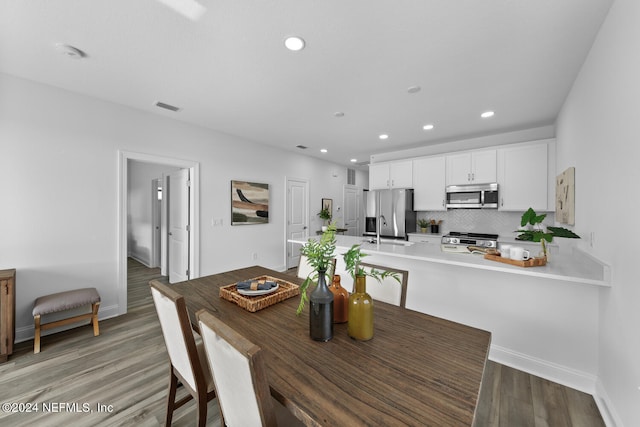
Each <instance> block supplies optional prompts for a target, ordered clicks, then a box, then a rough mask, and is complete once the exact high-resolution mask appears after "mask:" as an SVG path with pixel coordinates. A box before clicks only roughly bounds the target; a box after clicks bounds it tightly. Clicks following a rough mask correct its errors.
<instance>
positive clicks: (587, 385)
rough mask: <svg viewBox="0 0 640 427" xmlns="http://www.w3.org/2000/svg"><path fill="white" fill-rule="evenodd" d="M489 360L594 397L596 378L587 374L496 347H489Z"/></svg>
mask: <svg viewBox="0 0 640 427" xmlns="http://www.w3.org/2000/svg"><path fill="white" fill-rule="evenodd" d="M489 359H491V360H493V361H495V362H498V363H501V364H503V365H507V366H510V367H512V368H516V369H519V370H521V371H525V372H527V373H529V374H532V375H536V376H538V377H541V378H545V379H547V380H549V381H553V382H556V383H558V384H562V385H564V386H567V387H571V388H573V389H576V390H580V391H582V392H584V393H588V394H591V395H594V394H595V392H596V380H597V377H596V376H595V375H593V374H589V373H587V372H583V371H579V370H577V369H573V368H569V367H567V366H563V365H558V364H556V363H552V362H549V361H546V360H542V359H538V358H535V357H531V356H529V355H527V354H523V353H519V352H516V351H513V350H510V349H508V348H504V347H500V346H497V345H491V349H490V350H489Z"/></svg>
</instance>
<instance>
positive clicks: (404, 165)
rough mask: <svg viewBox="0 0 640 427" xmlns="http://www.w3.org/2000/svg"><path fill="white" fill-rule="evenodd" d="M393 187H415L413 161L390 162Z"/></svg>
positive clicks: (390, 176)
mask: <svg viewBox="0 0 640 427" xmlns="http://www.w3.org/2000/svg"><path fill="white" fill-rule="evenodd" d="M389 178H390V179H391V188H413V161H412V160H407V161H402V162H393V163H391V164H389Z"/></svg>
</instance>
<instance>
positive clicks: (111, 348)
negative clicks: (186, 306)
mask: <svg viewBox="0 0 640 427" xmlns="http://www.w3.org/2000/svg"><path fill="white" fill-rule="evenodd" d="M160 277H161V276H160V274H159V270H158V269H148V268H146V267H144V266H142V265H141V264H139V263H137V262H135V261H132V260H129V286H128V289H129V292H128V313H127V314H126V315H124V316H119V317H117V318H113V319H108V320H105V321H102V322H100V335H99V336H98V337H94V336H93V330H92V329H91V327H90V326H86V327H85V326H81V327H79V328H76V329H72V330H69V331H65V332H61V333H57V334H54V335H49V336H45V337H43V339H42V352H41V353H39V354H33V341H27V342H23V343H20V344H17V345H16V347H15V348H14V354H13V355H12V356H11V357H10V358H9V361H8V362H7V363H5V364H2V365H0V403H4V402H20V403H39V404H40V406H39V408H38V410H39V411H38V412H37V413H16V414H8V413H6V412H4V411H1V410H0V425H2V426H12V427H13V426H38V427H40V426H62V425H64V426H129V425H130V426H145V427H146V426H161V425H164V418H165V414H166V411H165V408H166V400H165V399H166V396H167V389H168V385H169V359H168V356H167V353H166V349H165V344H164V339H163V338H162V333H161V331H160V324H159V323H158V318H157V314H156V311H155V307H154V306H153V300H152V299H151V292H150V290H149V285H148V283H149V281H150V280H151V279H154V278H160ZM181 391H184V390H181ZM43 403H49V404H56V403H58V404H61V405H65V404H67V403H69V404H71V405H72V404H73V403H77V404H79V408H74V407H70V408H68V409H69V410H71V411H72V412H69V411H66V410H65V411H60V412H51V410H49V411H48V412H47V411H45V410H43V407H42V404H43ZM84 403H88V404H89V406H90V409H91V410H93V412H91V413H82V412H75V410H78V411H82V410H83V408H82V404H84ZM98 403H100V404H103V405H112V406H113V412H111V413H109V412H102V413H100V412H98V411H97V409H96V408H97V405H98ZM65 409H66V408H65ZM195 414H196V412H195V404H194V402H193V401H191V402H189V403H188V404H186V405H185V406H183V407H182V408H180V409H178V410H176V412H175V413H174V416H173V425H174V426H192V425H194V424H195ZM207 418H208V424H207V425H210V426H220V413H219V408H218V402H217V400H214V401H212V402H210V403H209V406H208V417H207Z"/></svg>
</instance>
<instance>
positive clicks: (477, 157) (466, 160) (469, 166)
mask: <svg viewBox="0 0 640 427" xmlns="http://www.w3.org/2000/svg"><path fill="white" fill-rule="evenodd" d="M496 173H497V172H496V150H479V151H470V152H465V153H458V154H450V155H448V156H447V184H446V185H464V184H487V183H491V182H496V179H497V178H496Z"/></svg>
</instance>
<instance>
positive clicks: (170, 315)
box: [149, 280, 216, 426]
mask: <svg viewBox="0 0 640 427" xmlns="http://www.w3.org/2000/svg"><path fill="white" fill-rule="evenodd" d="M149 285H150V286H151V295H152V296H153V302H154V304H155V307H156V311H157V312H158V319H159V320H160V327H161V328H162V334H163V336H164V341H165V345H166V347H167V353H169V362H170V367H171V369H170V372H171V376H170V380H169V393H168V396H167V416H166V425H167V426H170V425H171V419H172V417H173V411H174V410H175V409H178V408H179V407H181V406H182V405H184V404H185V403H187V402H188V401H190V400H191V399H195V400H196V403H197V407H198V426H205V425H206V423H207V402H209V401H210V400H212V399H213V398H215V397H216V393H215V387H214V383H213V378H212V376H211V371H210V369H209V364H208V363H207V358H206V353H205V350H204V347H203V343H202V339H201V338H200V337H199V336H196V335H194V332H193V329H192V328H191V322H190V320H189V313H187V306H186V304H185V301H184V298H183V297H182V295H180V294H178V293H177V292H175V291H174V290H173V289H171V288H170V287H168V286H167V285H164V284H162V283H160V282H158V281H156V280H152V281H151V282H150V283H149ZM178 381H179V382H180V383H181V384H182V385H183V386H184V388H185V389H186V390H187V391H188V392H189V394H188V395H186V396H185V397H184V398H182V399H180V400H179V401H177V402H176V400H175V399H176V390H177V388H178Z"/></svg>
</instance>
